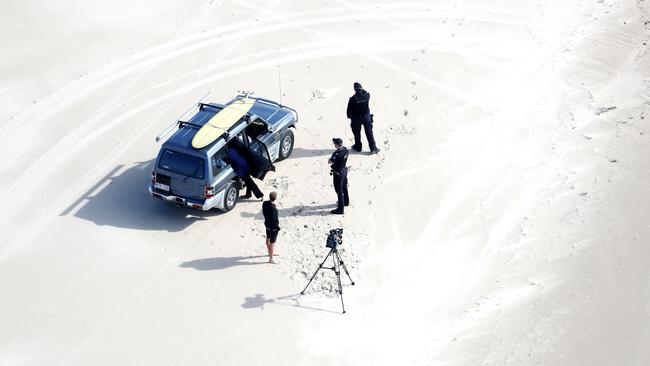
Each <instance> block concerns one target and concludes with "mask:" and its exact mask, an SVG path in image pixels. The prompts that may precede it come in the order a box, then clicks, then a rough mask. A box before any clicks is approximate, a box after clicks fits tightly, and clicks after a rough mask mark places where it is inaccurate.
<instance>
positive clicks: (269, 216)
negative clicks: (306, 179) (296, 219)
mask: <svg viewBox="0 0 650 366" xmlns="http://www.w3.org/2000/svg"><path fill="white" fill-rule="evenodd" d="M277 197H278V194H277V193H276V192H271V193H269V200H268V201H264V203H262V214H263V215H264V226H265V227H266V249H267V250H268V251H269V263H275V261H273V249H274V248H273V247H274V246H275V241H276V240H277V239H278V232H280V220H279V219H278V209H277V208H275V203H273V202H275V200H276V198H277Z"/></svg>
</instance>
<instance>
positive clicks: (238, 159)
mask: <svg viewBox="0 0 650 366" xmlns="http://www.w3.org/2000/svg"><path fill="white" fill-rule="evenodd" d="M228 156H230V165H232V169H233V170H234V171H235V174H237V176H239V177H240V178H244V177H246V176H248V175H249V173H250V167H249V166H248V163H247V162H246V159H244V158H243V157H242V156H241V155H239V153H238V152H237V150H235V149H233V148H231V147H229V148H228Z"/></svg>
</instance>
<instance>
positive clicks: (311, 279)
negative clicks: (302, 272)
mask: <svg viewBox="0 0 650 366" xmlns="http://www.w3.org/2000/svg"><path fill="white" fill-rule="evenodd" d="M331 254H332V251H331V250H330V252H329V253H328V254H327V255H326V256H325V259H323V261H322V262H321V264H320V265H319V266H318V268H316V271H315V272H314V274H313V275H312V276H311V278H310V279H309V282H308V283H307V286H305V288H304V289H302V291H300V294H301V295H304V294H305V290H307V287H309V285H310V284H311V281H313V280H314V277H316V275H317V274H318V271H320V269H321V268H323V264H325V261H326V260H327V258H329V256H330V255H331Z"/></svg>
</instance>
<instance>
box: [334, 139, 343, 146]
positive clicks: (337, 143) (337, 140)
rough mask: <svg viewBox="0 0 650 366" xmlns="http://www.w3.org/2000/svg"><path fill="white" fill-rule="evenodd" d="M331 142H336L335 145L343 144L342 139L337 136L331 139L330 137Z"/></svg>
mask: <svg viewBox="0 0 650 366" xmlns="http://www.w3.org/2000/svg"><path fill="white" fill-rule="evenodd" d="M332 142H333V143H334V144H336V145H343V140H341V139H340V138H338V137H335V138H333V139H332Z"/></svg>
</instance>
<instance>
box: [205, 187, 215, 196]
mask: <svg viewBox="0 0 650 366" xmlns="http://www.w3.org/2000/svg"><path fill="white" fill-rule="evenodd" d="M203 196H204V197H205V198H212V197H214V187H212V186H205V189H204V190H203Z"/></svg>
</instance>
